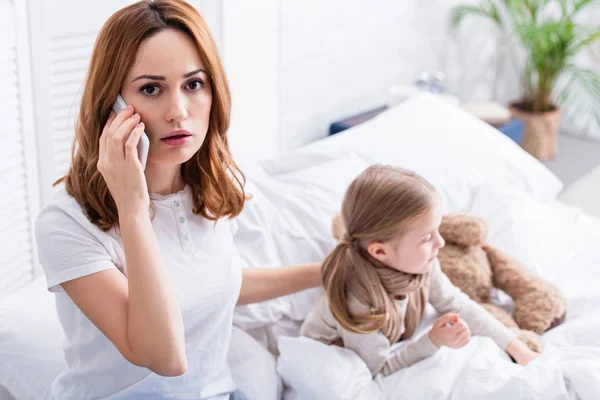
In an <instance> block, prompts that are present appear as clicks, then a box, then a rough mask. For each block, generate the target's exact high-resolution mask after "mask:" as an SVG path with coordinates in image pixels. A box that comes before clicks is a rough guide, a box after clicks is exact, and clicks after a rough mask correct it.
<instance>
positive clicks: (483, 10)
mask: <svg viewBox="0 0 600 400" xmlns="http://www.w3.org/2000/svg"><path fill="white" fill-rule="evenodd" d="M468 16H478V17H485V18H489V19H491V20H492V21H494V22H495V23H497V24H499V25H502V21H501V20H500V14H499V13H498V9H497V8H496V5H495V4H493V3H492V2H491V1H485V2H484V4H481V5H459V6H457V7H454V9H453V10H452V25H453V26H454V27H457V26H459V25H460V24H461V23H462V21H463V20H464V19H465V18H466V17H468Z"/></svg>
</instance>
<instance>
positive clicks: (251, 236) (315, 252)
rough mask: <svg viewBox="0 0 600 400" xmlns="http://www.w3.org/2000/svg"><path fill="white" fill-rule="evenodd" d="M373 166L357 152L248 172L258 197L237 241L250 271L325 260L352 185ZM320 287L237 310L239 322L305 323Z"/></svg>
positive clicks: (241, 220)
mask: <svg viewBox="0 0 600 400" xmlns="http://www.w3.org/2000/svg"><path fill="white" fill-rule="evenodd" d="M368 165H369V163H368V162H367V161H365V160H363V159H362V158H360V157H358V156H357V155H355V154H353V153H347V154H346V155H344V156H343V157H341V158H339V159H335V160H332V161H328V162H325V163H321V164H318V165H315V166H312V167H308V168H304V169H301V170H298V171H295V172H291V173H288V174H281V175H277V176H270V177H269V176H254V175H252V174H249V176H248V183H247V185H246V190H247V192H248V193H249V194H251V195H252V196H253V197H252V199H251V200H249V201H248V202H247V203H246V205H245V207H244V210H243V211H242V213H241V214H240V216H239V217H238V218H237V225H238V229H237V233H236V234H235V236H234V242H235V245H236V248H237V251H238V255H239V257H240V258H241V260H242V261H243V262H244V263H245V265H246V266H248V267H272V268H278V267H281V266H287V265H295V264H301V263H307V262H314V261H322V260H323V259H324V258H325V257H326V256H327V254H329V252H330V251H331V250H332V249H333V247H334V245H335V240H334V238H333V236H332V234H331V221H332V219H333V217H334V215H335V214H336V213H337V212H339V210H340V207H341V204H342V198H343V196H344V194H345V192H346V188H347V187H348V185H349V184H350V182H351V181H352V180H353V179H354V178H356V176H358V175H359V174H360V173H361V172H362V171H363V170H364V169H365V168H367V167H368ZM319 292H320V289H312V290H308V291H303V292H301V293H298V294H294V295H290V296H285V297H281V298H278V299H274V300H271V301H267V302H263V303H259V304H252V305H248V306H241V307H237V308H236V313H235V315H234V323H235V325H236V326H239V327H241V328H243V329H245V330H250V329H256V328H259V327H265V326H269V325H271V324H273V323H275V322H277V321H280V320H282V319H283V318H290V319H292V320H294V321H301V320H303V319H304V317H305V316H306V314H307V313H308V312H309V311H310V310H312V306H313V302H314V299H315V298H316V296H317V295H318V294H319Z"/></svg>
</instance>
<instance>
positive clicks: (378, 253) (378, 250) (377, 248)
mask: <svg viewBox="0 0 600 400" xmlns="http://www.w3.org/2000/svg"><path fill="white" fill-rule="evenodd" d="M367 251H368V252H369V254H370V255H371V257H373V258H375V259H376V260H378V261H381V262H385V261H386V259H387V249H386V247H385V245H384V244H383V243H381V242H371V243H369V245H368V246H367Z"/></svg>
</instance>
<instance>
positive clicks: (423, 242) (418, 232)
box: [367, 201, 445, 274]
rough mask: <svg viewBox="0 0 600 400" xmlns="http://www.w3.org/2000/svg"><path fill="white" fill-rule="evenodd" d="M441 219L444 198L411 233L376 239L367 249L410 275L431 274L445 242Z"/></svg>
mask: <svg viewBox="0 0 600 400" xmlns="http://www.w3.org/2000/svg"><path fill="white" fill-rule="evenodd" d="M441 222H442V206H441V201H437V202H436V204H435V206H434V207H432V208H431V209H430V210H429V211H428V212H426V213H425V214H424V215H423V216H421V217H420V218H418V219H417V220H416V221H415V222H413V224H412V225H411V227H410V229H409V230H408V232H405V233H404V234H399V235H398V236H397V237H395V238H394V239H392V240H390V241H388V242H383V243H378V242H372V243H370V244H369V245H368V247H367V250H368V251H369V253H370V254H371V255H372V256H373V257H375V258H376V259H378V260H379V261H381V262H382V263H384V264H385V265H387V266H388V267H390V268H394V269H396V270H398V271H401V272H405V273H408V274H424V273H427V272H429V271H431V268H432V267H433V265H434V262H435V260H436V258H437V254H438V251H439V249H441V248H442V247H444V244H445V242H444V239H443V238H442V237H441V236H440V234H439V232H438V228H439V227H440V224H441Z"/></svg>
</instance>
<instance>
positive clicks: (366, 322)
mask: <svg viewBox="0 0 600 400" xmlns="http://www.w3.org/2000/svg"><path fill="white" fill-rule="evenodd" d="M359 251H360V250H359V248H358V245H357V244H355V243H353V242H348V241H342V242H340V243H338V245H337V246H336V247H335V249H333V251H332V252H331V253H330V254H329V255H328V256H327V258H326V259H325V261H324V262H323V287H324V288H325V293H326V294H327V298H328V301H329V308H330V309H331V313H332V314H333V316H334V317H335V319H336V320H337V321H338V322H339V323H340V325H341V326H342V327H343V328H344V329H346V330H348V331H350V332H354V333H361V334H368V333H373V332H376V331H378V330H379V329H381V328H383V327H384V326H385V325H386V324H387V321H388V318H389V312H388V310H372V312H370V313H367V314H361V315H356V314H353V313H352V312H351V311H350V309H349V303H348V292H349V290H348V288H349V286H350V285H351V280H356V279H358V277H357V276H356V272H357V271H360V270H361V269H362V270H365V266H363V265H361V264H364V263H367V262H368V261H367V260H365V259H364V258H363V257H362V256H361V254H360V253H359ZM371 268H372V267H371ZM367 269H368V268H367ZM354 283H356V282H354ZM352 286H354V285H352Z"/></svg>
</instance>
